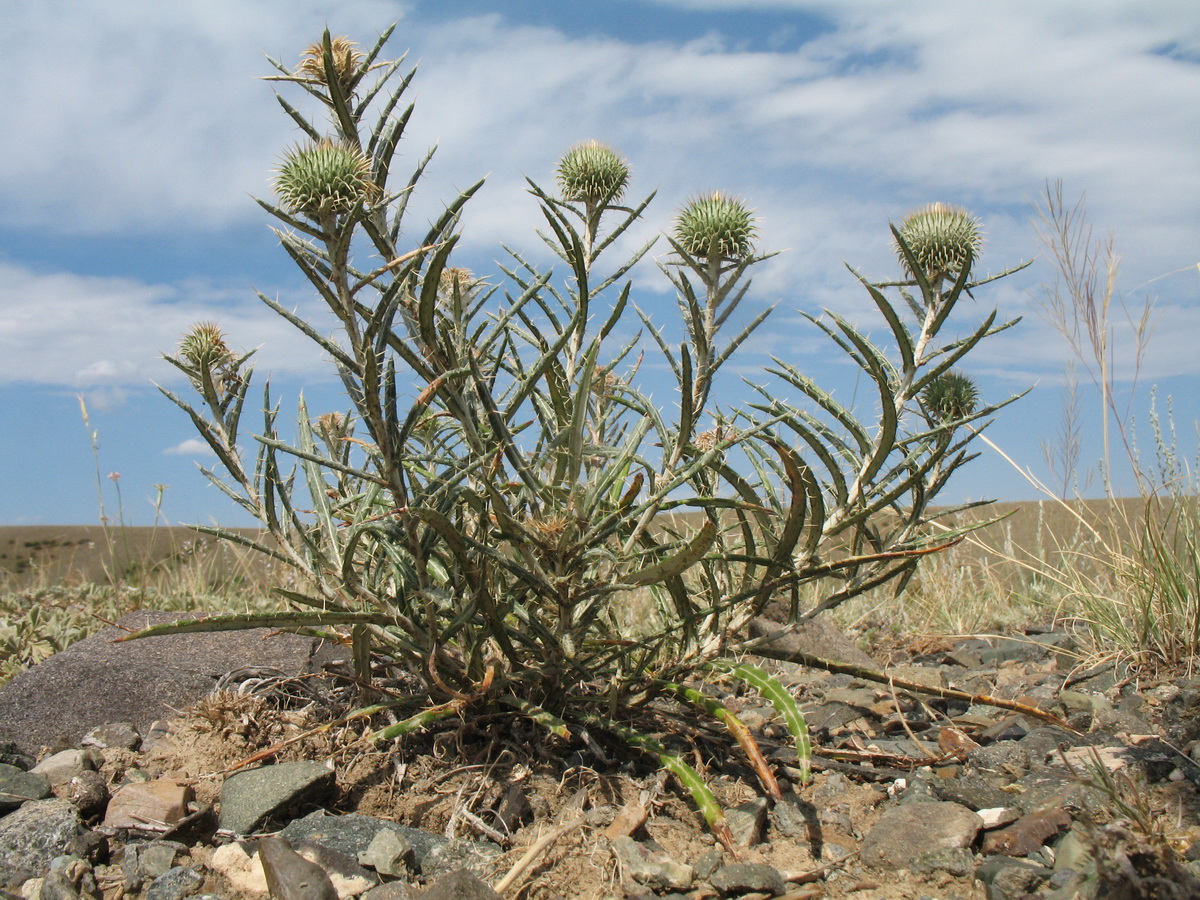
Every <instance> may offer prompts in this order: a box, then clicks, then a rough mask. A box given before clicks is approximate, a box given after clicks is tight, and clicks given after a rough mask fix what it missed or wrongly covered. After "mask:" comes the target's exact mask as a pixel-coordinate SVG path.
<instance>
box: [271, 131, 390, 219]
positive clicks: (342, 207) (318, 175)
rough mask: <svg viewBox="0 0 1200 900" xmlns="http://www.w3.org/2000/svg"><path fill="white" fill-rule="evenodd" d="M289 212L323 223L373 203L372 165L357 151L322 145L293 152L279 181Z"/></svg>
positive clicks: (301, 147) (282, 199)
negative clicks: (357, 205) (331, 217)
mask: <svg viewBox="0 0 1200 900" xmlns="http://www.w3.org/2000/svg"><path fill="white" fill-rule="evenodd" d="M275 192H276V193H277V194H278V195H279V199H280V201H281V202H282V204H283V206H284V208H285V209H287V211H288V212H290V213H293V214H296V215H304V216H308V217H309V218H312V219H322V218H324V217H326V216H329V215H337V214H339V213H344V212H347V211H348V210H350V209H352V208H354V206H355V205H356V204H357V203H360V202H362V203H365V202H367V201H369V200H370V199H371V198H372V197H373V196H374V194H375V184H374V183H373V182H372V181H371V161H370V160H369V159H367V157H366V156H365V155H363V153H362V151H361V150H359V149H357V148H355V147H348V146H346V145H344V144H338V143H334V142H333V141H318V142H316V143H310V144H305V145H302V146H300V147H296V148H295V149H294V150H291V151H289V152H288V153H287V155H286V156H285V157H284V160H283V165H281V166H280V167H279V174H278V176H277V177H276V178H275Z"/></svg>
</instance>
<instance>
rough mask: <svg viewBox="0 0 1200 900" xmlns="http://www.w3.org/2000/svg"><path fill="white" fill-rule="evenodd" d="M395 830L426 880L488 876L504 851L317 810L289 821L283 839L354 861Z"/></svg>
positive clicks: (383, 822) (396, 825) (484, 844)
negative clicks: (465, 873)
mask: <svg viewBox="0 0 1200 900" xmlns="http://www.w3.org/2000/svg"><path fill="white" fill-rule="evenodd" d="M384 828H387V829H389V830H391V831H395V832H396V833H397V834H398V835H399V836H400V837H402V838H404V839H405V840H406V841H408V843H409V844H410V845H411V846H412V849H413V865H414V867H415V868H416V870H417V872H418V873H419V874H421V875H422V876H423V877H425V878H426V879H429V878H432V877H434V876H435V875H438V874H441V873H446V872H452V871H454V870H455V869H462V868H465V869H469V870H471V871H472V872H475V873H476V874H478V875H488V874H489V871H488V869H489V866H490V864H491V863H492V862H493V861H494V860H495V859H496V857H497V856H499V855H500V853H501V851H500V848H499V847H497V846H495V845H494V844H489V843H485V842H483V841H473V842H467V841H453V842H452V841H449V840H447V839H446V838H444V837H442V836H441V835H439V834H433V833H432V832H428V831H423V830H421V829H420V828H410V827H408V826H407V825H400V824H398V823H396V822H388V821H386V820H384V819H376V818H375V817H373V816H362V815H358V814H350V815H346V816H330V815H326V814H325V813H324V812H323V811H321V810H317V811H316V812H314V813H310V814H309V815H307V816H305V817H304V818H303V819H294V820H293V821H291V822H289V823H288V825H287V827H286V828H284V829H283V831H281V832H279V836H280V837H281V838H283V839H284V840H286V841H288V843H290V844H292V845H293V846H295V845H296V844H298V843H299V842H300V841H312V842H313V843H316V844H324V845H325V846H326V847H329V848H331V849H333V850H337V851H338V852H339V853H344V854H345V855H346V856H348V857H350V858H351V859H358V855H359V854H360V853H363V852H366V850H367V849H368V848H369V847H370V846H371V842H372V841H373V840H374V839H375V836H376V834H378V833H379V831H380V830H381V829H384Z"/></svg>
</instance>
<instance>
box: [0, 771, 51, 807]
mask: <svg viewBox="0 0 1200 900" xmlns="http://www.w3.org/2000/svg"><path fill="white" fill-rule="evenodd" d="M49 796H50V782H49V781H47V780H46V778H45V776H43V775H39V774H37V773H36V772H26V771H25V770H24V769H18V768H17V767H16V766H10V765H6V764H5V763H0V810H6V809H16V808H17V807H18V806H20V805H21V804H22V803H24V802H25V801H26V800H45V799H46V798H47V797H49Z"/></svg>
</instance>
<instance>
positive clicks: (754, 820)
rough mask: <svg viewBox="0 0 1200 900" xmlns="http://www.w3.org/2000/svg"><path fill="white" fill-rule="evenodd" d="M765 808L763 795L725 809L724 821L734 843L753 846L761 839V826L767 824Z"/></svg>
mask: <svg viewBox="0 0 1200 900" xmlns="http://www.w3.org/2000/svg"><path fill="white" fill-rule="evenodd" d="M767 808H768V804H767V801H766V800H765V799H764V798H763V797H756V798H755V799H753V800H747V801H746V802H745V803H740V804H738V805H737V806H735V807H733V808H732V809H727V810H726V811H725V821H726V823H727V824H728V825H729V830H730V832H732V834H733V842H734V843H735V844H737V845H738V846H739V847H754V846H756V845H757V844H758V842H759V841H761V840H762V835H763V827H764V826H765V825H766V824H767Z"/></svg>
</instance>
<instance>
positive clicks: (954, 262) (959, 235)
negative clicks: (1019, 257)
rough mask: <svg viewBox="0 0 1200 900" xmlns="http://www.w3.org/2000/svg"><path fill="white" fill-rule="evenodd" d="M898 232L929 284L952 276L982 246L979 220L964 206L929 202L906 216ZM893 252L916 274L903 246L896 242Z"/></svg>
mask: <svg viewBox="0 0 1200 900" xmlns="http://www.w3.org/2000/svg"><path fill="white" fill-rule="evenodd" d="M899 231H900V235H901V237H903V238H904V242H905V243H906V244H908V248H909V250H911V251H912V253H913V255H914V256H915V257H916V258H917V261H918V263H920V266H921V270H922V273H923V274H924V275H925V277H926V278H927V279H928V280H929V282H930V283H931V284H935V285H936V284H938V283H940V282H941V281H942V280H943V279H945V278H955V277H957V276H958V274H959V273H961V272H962V270H963V268H964V267H970V266H971V264H972V263H974V261H975V259H976V257H978V256H979V251H980V250H982V249H983V232H982V231H981V230H980V222H979V220H978V219H976V218H975V217H974V216H972V215H971V214H970V213H969V212H967V211H966V210H965V209H962V208H961V207H958V206H949V205H947V204H945V203H931V204H929V205H928V206H923V207H921V208H920V209H918V210H917V211H916V212H912V213H909V214H908V215H907V216H905V218H904V221H903V222H902V223H901V224H900V228H899ZM896 256H897V257H899V259H900V265H901V266H903V267H904V270H905V271H906V272H908V273H909V275H915V273H914V272H913V271H912V267H911V265H910V263H909V261H908V257H906V256H905V254H904V250H903V249H901V247H900V245H899V244H898V243H897V244H896Z"/></svg>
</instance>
